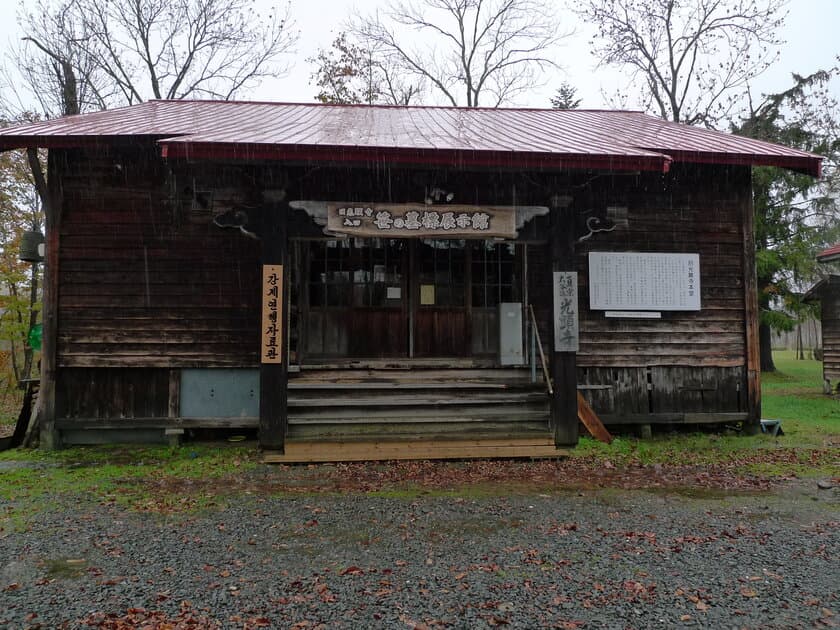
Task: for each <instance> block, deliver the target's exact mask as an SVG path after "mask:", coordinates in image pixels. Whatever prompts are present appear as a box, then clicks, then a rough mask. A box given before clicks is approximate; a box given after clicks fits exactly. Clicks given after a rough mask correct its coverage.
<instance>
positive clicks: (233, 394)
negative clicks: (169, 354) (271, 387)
mask: <svg viewBox="0 0 840 630" xmlns="http://www.w3.org/2000/svg"><path fill="white" fill-rule="evenodd" d="M259 403H260V371H259V370H255V369H184V370H181V413H180V415H181V417H182V418H259V416H260V404H259Z"/></svg>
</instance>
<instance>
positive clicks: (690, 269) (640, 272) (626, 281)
mask: <svg viewBox="0 0 840 630" xmlns="http://www.w3.org/2000/svg"><path fill="white" fill-rule="evenodd" d="M589 308H590V309H592V310H603V311H699V310H700V255H699V254H660V253H656V252H589Z"/></svg>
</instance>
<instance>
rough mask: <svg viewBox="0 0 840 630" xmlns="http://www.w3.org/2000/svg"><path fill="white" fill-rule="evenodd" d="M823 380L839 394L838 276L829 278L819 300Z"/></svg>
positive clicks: (839, 303)
mask: <svg viewBox="0 0 840 630" xmlns="http://www.w3.org/2000/svg"><path fill="white" fill-rule="evenodd" d="M820 310H821V313H822V347H823V378H824V379H825V380H826V381H828V383H829V385H830V387H831V388H832V390H834V391H835V392H837V393H840V276H836V275H835V276H830V277H829V278H828V280H827V282H826V284H825V287H824V290H823V292H822V296H821V298H820Z"/></svg>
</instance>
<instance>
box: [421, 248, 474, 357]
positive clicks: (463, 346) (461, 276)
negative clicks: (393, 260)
mask: <svg viewBox="0 0 840 630" xmlns="http://www.w3.org/2000/svg"><path fill="white" fill-rule="evenodd" d="M412 246H413V250H414V251H413V261H412V263H413V264H412V274H411V275H412V277H413V283H412V284H413V287H412V293H413V295H412V297H413V299H412V304H413V307H414V313H413V323H414V331H413V333H414V334H413V341H414V356H416V357H465V356H468V355H469V354H470V349H471V342H470V316H469V300H468V294H469V293H468V291H469V258H468V250H467V247H466V242H465V241H463V240H432V239H420V240H417V241H413V242H412Z"/></svg>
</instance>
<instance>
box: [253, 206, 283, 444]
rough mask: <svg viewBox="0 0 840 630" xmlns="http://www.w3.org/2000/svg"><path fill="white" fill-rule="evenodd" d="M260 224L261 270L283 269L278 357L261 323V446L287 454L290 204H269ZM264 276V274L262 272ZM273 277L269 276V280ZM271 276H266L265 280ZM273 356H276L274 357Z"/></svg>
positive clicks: (265, 301)
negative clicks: (269, 347)
mask: <svg viewBox="0 0 840 630" xmlns="http://www.w3.org/2000/svg"><path fill="white" fill-rule="evenodd" d="M261 211H262V214H263V216H262V217H261V220H260V224H261V225H262V229H261V237H262V269H263V270H265V269H266V265H270V266H272V268H271V269H269V270H268V271H272V272H273V271H275V270H276V267H274V266H280V269H279V271H280V274H279V275H280V278H279V283H280V286H279V291H278V295H277V304H276V306H275V307H274V309H273V311H272V312H275V313H277V314H278V316H277V319H278V322H277V331H276V336H277V337H279V341H278V344H279V349H278V351H277V356H276V357H272V356H269V355H267V354H266V346H265V344H266V343H267V342H268V339H269V338H270V337H271V336H273V335H268V334H267V330H266V327H265V326H264V324H263V321H262V319H261V322H260V328H261V330H260V344H261V346H260V425H259V426H260V429H259V441H260V446H261V447H262V448H265V449H271V450H276V451H279V452H281V453H282V452H284V449H285V443H286V429H287V426H288V391H287V390H288V381H289V349H288V344H287V340H288V330H289V322H288V321H287V320H288V312H289V309H288V304H289V282H288V278H289V272H288V269H289V265H288V260H289V242H288V217H289V212H288V211H289V206H288V204H287V203H266V204H265V205H264V206H263V208H262V210H261ZM261 273H262V270H261ZM270 275H271V274H270V273H269V274H268V276H270ZM268 276H265V277H266V278H267V277H268ZM267 282H268V281H267V280H266V282H261V283H260V288H261V291H262V296H261V298H260V304H262V305H263V313H264V314H265V313H267V312H268V309H269V307H268V300H269V299H270V297H271V296H269V295H267V293H268V289H267V288H266V287H265V286H264V285H266V284H267ZM272 354H273V353H272Z"/></svg>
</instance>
